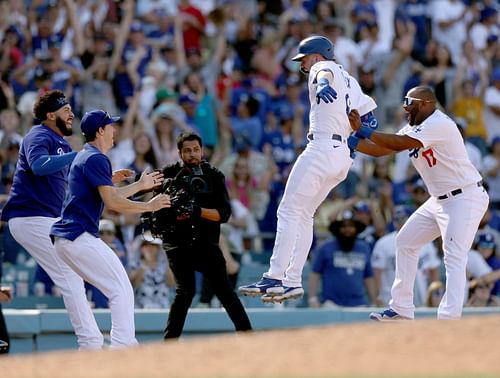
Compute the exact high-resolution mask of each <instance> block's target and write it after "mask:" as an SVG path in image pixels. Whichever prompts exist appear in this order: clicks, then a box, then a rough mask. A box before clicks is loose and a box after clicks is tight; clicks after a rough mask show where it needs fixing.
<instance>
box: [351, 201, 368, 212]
mask: <svg viewBox="0 0 500 378" xmlns="http://www.w3.org/2000/svg"><path fill="white" fill-rule="evenodd" d="M354 210H356V211H359V212H360V213H370V206H368V203H367V202H365V201H359V202H358V203H356V204H355V205H354Z"/></svg>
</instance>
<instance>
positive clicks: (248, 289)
mask: <svg viewBox="0 0 500 378" xmlns="http://www.w3.org/2000/svg"><path fill="white" fill-rule="evenodd" d="M238 291H239V292H240V294H243V295H247V296H250V297H256V296H258V295H264V294H269V295H280V294H283V292H284V291H285V289H284V287H283V283H282V282H281V280H275V279H274V278H266V277H262V278H261V279H260V281H257V282H255V283H253V284H250V285H244V286H240V287H239V288H238Z"/></svg>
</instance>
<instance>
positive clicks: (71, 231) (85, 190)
mask: <svg viewBox="0 0 500 378" xmlns="http://www.w3.org/2000/svg"><path fill="white" fill-rule="evenodd" d="M111 177H112V169H111V162H110V161H109V159H108V157H107V156H106V155H104V154H103V153H102V152H101V151H99V150H98V149H97V148H96V147H94V146H93V145H91V144H88V143H87V144H85V146H84V147H83V150H81V151H80V152H79V153H78V154H77V155H76V157H75V160H74V161H73V164H72V166H71V169H70V171H69V177H68V182H69V187H68V195H67V197H66V200H65V201H64V205H63V210H62V216H61V219H60V220H59V221H57V222H56V223H54V225H53V226H52V229H51V232H50V234H51V235H53V236H58V237H62V238H65V239H68V240H75V239H76V238H77V237H78V236H80V235H81V234H83V233H84V232H88V233H89V234H91V235H94V236H95V237H99V218H100V217H101V214H102V211H103V209H104V203H103V202H102V198H101V195H100V194H99V190H98V186H104V185H106V186H113V182H112V181H111Z"/></svg>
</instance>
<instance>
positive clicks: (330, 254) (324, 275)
mask: <svg viewBox="0 0 500 378" xmlns="http://www.w3.org/2000/svg"><path fill="white" fill-rule="evenodd" d="M312 271H313V272H315V273H319V274H321V284H322V285H321V287H322V292H321V293H322V294H321V296H322V300H323V301H325V300H327V299H329V300H331V301H333V302H335V303H336V304H337V305H339V306H349V307H350V306H363V305H366V304H367V301H366V295H365V284H364V280H365V278H368V277H372V276H373V271H372V267H371V263H370V247H369V246H368V244H367V243H365V242H364V241H362V240H360V239H357V240H356V243H355V244H354V247H353V248H352V251H351V252H343V251H341V250H340V247H339V245H338V243H337V241H336V240H330V241H327V242H325V244H323V245H322V246H321V247H319V249H318V250H317V251H316V254H315V256H314V261H313V265H312Z"/></svg>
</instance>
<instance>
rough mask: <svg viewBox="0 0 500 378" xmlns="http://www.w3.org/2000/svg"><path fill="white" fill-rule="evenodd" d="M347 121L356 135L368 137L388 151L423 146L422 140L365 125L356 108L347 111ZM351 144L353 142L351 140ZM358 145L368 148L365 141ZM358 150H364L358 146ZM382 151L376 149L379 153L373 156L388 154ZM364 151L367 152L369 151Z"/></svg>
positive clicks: (392, 151)
mask: <svg viewBox="0 0 500 378" xmlns="http://www.w3.org/2000/svg"><path fill="white" fill-rule="evenodd" d="M349 123H350V124H351V128H352V129H353V130H354V131H356V135H358V134H359V136H361V137H362V138H366V139H370V140H371V141H372V142H373V143H375V144H376V145H377V146H379V147H382V148H383V149H384V150H385V151H390V152H389V153H394V152H399V151H404V150H410V149H413V148H422V147H423V144H422V142H420V141H419V140H418V139H414V138H411V137H409V136H407V135H397V134H386V133H380V132H378V131H375V130H374V129H372V128H370V127H368V126H366V125H362V123H361V117H360V116H359V113H358V111H357V110H356V109H353V110H351V112H350V113H349ZM351 144H353V142H351ZM359 145H361V148H365V149H366V150H368V148H367V146H366V145H365V143H361V142H360V143H359ZM350 147H351V145H350ZM351 148H352V147H351ZM358 150H359V151H361V152H365V151H363V150H362V149H360V148H358ZM372 151H373V150H372ZM382 151H383V150H378V153H379V154H378V155H373V156H383V155H388V154H389V153H382ZM366 153H368V154H369V152H366Z"/></svg>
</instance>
